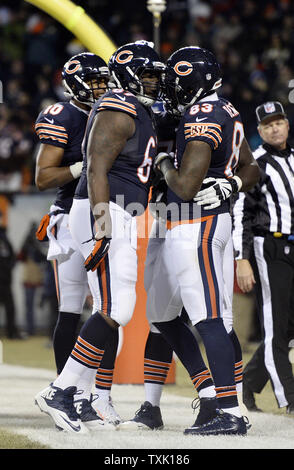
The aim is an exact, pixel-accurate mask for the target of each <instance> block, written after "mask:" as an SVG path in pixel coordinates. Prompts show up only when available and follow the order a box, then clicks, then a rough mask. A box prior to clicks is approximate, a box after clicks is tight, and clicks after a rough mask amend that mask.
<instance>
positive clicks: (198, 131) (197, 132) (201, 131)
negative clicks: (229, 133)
mask: <svg viewBox="0 0 294 470" xmlns="http://www.w3.org/2000/svg"><path fill="white" fill-rule="evenodd" d="M207 132H211V133H212V134H214V135H215V136H216V137H217V139H218V140H219V142H220V143H221V141H222V140H223V139H222V136H221V134H220V133H219V132H218V131H216V130H214V129H206V128H204V129H195V128H191V129H186V130H185V136H187V137H195V136H201V135H204V134H207Z"/></svg>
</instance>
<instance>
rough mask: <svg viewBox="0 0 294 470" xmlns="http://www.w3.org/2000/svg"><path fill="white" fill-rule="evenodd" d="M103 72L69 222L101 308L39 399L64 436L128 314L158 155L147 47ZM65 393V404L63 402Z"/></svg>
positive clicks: (122, 52) (154, 65)
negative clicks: (109, 81) (139, 227)
mask: <svg viewBox="0 0 294 470" xmlns="http://www.w3.org/2000/svg"><path fill="white" fill-rule="evenodd" d="M108 65H109V69H110V71H111V73H112V77H113V80H114V82H115V84H116V86H117V87H118V88H117V89H112V90H111V91H109V92H107V93H106V94H105V95H104V96H103V97H102V98H101V99H100V100H99V102H98V103H97V104H95V105H94V107H93V109H92V112H91V115H90V118H89V122H88V126H87V131H86V135H85V141H84V165H83V171H82V175H81V178H80V181H79V184H78V187H77V190H76V193H75V198H74V201H73V206H72V209H71V214H70V227H71V233H72V234H73V237H74V238H75V240H76V242H77V243H78V244H79V246H80V248H81V250H82V251H83V253H84V255H85V257H86V256H87V259H86V261H85V267H86V269H87V271H88V272H89V273H90V276H89V286H90V289H91V292H92V295H93V297H95V298H96V299H97V302H98V301H99V307H98V309H97V312H96V313H95V314H94V315H92V316H91V317H90V318H89V319H88V320H87V321H86V323H85V324H84V326H83V327H82V329H81V332H80V335H79V337H78V339H77V342H76V344H75V346H74V348H73V351H72V353H71V356H70V358H69V359H68V361H67V363H66V365H65V367H64V369H63V371H62V373H61V374H60V375H59V377H58V378H57V379H56V380H55V381H54V383H53V384H52V385H51V386H50V387H48V389H47V393H42V397H41V409H42V407H43V409H44V408H46V410H47V412H49V414H50V415H51V416H52V418H53V420H54V421H55V423H56V424H57V423H60V421H61V419H62V417H65V419H66V421H67V423H68V422H69V423H70V425H66V424H65V425H63V429H65V428H66V429H67V430H68V431H72V430H73V428H72V427H74V428H75V429H76V430H78V431H79V432H80V431H81V430H83V429H82V426H81V425H82V423H81V422H80V420H79V419H78V417H77V416H74V417H73V416H72V414H71V407H72V400H73V399H72V394H73V393H74V391H75V390H76V386H77V384H78V383H79V380H80V377H81V376H83V377H85V376H87V375H90V373H91V368H93V367H94V368H97V366H98V365H99V364H100V362H101V360H102V358H103V354H104V350H105V346H106V342H107V340H108V338H109V337H111V335H112V334H113V331H116V330H117V328H118V327H119V325H122V326H123V325H126V324H127V323H128V322H129V320H130V319H131V317H132V314H133V310H134V306H135V301H136V291H135V285H136V279H137V253H136V240H137V232H136V218H135V216H136V215H138V214H139V213H140V212H141V213H142V212H143V211H144V210H145V209H146V207H147V204H148V194H149V189H150V174H151V168H152V164H153V159H154V157H155V155H156V153H157V137H156V133H155V129H154V125H153V121H152V117H151V113H150V109H149V108H150V106H152V104H153V103H154V102H155V100H156V98H157V95H158V92H159V81H160V75H161V73H162V72H163V71H164V69H165V67H164V64H163V63H162V62H160V60H159V57H158V55H157V53H156V52H155V51H154V49H153V47H151V45H150V44H149V43H147V42H145V41H139V42H136V43H131V44H126V45H124V46H121V47H120V48H119V49H118V50H117V51H116V52H115V53H114V54H113V55H112V57H111V59H110V61H109V64H108ZM50 393H51V394H52V393H53V394H54V399H53V400H52V401H51V402H49V400H47V401H46V396H47V395H48V394H50ZM69 393H70V394H71V399H70V400H65V397H68V396H69ZM60 402H62V406H60ZM57 403H59V404H58V405H57ZM94 405H95V404H93V406H94ZM58 425H59V426H60V424H58Z"/></svg>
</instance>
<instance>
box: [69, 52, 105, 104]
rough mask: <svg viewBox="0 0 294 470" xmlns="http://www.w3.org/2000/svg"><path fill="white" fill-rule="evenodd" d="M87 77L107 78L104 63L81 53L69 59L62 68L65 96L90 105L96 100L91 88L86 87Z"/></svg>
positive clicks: (92, 56) (86, 53) (93, 56)
mask: <svg viewBox="0 0 294 470" xmlns="http://www.w3.org/2000/svg"><path fill="white" fill-rule="evenodd" d="M87 77H91V78H93V77H95V78H96V79H97V80H98V79H100V78H101V77H109V70H108V67H107V65H106V63H105V61H104V60H103V59H102V58H101V57H99V56H97V55H96V54H93V53H90V52H82V53H81V54H77V55H75V56H73V57H71V58H70V59H69V60H68V61H67V62H66V64H65V65H64V67H63V70H62V79H63V84H64V86H65V89H66V94H69V95H70V96H71V97H72V98H75V99H76V100H77V101H79V102H81V103H84V104H87V105H92V104H93V103H94V102H95V101H96V99H98V98H96V95H95V93H94V89H93V87H92V86H88V85H87V83H86V81H87Z"/></svg>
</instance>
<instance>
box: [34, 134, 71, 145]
mask: <svg viewBox="0 0 294 470" xmlns="http://www.w3.org/2000/svg"><path fill="white" fill-rule="evenodd" d="M39 139H40V140H41V139H50V140H57V141H58V142H61V143H62V144H67V140H64V139H59V138H58V137H53V136H52V135H45V134H39Z"/></svg>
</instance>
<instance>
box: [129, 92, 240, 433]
mask: <svg viewBox="0 0 294 470" xmlns="http://www.w3.org/2000/svg"><path fill="white" fill-rule="evenodd" d="M163 98H164V100H165V108H166V110H167V111H166V112H160V113H158V112H157V113H155V122H156V129H157V136H158V150H159V151H160V152H168V153H170V152H175V141H176V129H177V127H178V125H179V121H180V118H181V114H180V113H179V111H178V110H176V109H173V108H172V106H171V104H170V103H169V101H168V99H167V97H166V96H163ZM160 175H161V176H160ZM206 181H207V182H208V184H210V186H209V192H208V193H207V194H206V192H207V191H208V190H206V189H204V190H203V191H202V192H199V193H198V194H197V198H196V197H195V198H194V200H196V199H197V200H198V199H199V200H200V199H201V204H202V203H205V205H204V209H206V208H210V206H211V205H212V204H214V205H215V206H217V205H220V204H221V200H220V195H219V194H221V193H220V192H219V193H216V187H217V186H216V185H217V184H218V185H219V187H222V186H221V185H222V184H229V186H230V187H231V185H230V183H229V181H228V180H226V179H223V180H220V179H215V178H210V179H208V178H207V179H206V180H204V183H206ZM152 184H153V187H152V197H151V200H150V203H149V209H150V211H151V213H152V215H153V217H154V219H155V220H154V222H153V225H152V229H151V233H150V238H149V242H148V249H147V256H146V262H145V273H144V283H145V290H146V292H147V311H146V315H147V319H148V320H149V315H150V313H151V311H150V308H149V307H150V304H151V302H150V297H149V296H150V292H151V291H150V287H151V286H152V280H153V274H154V266H155V260H156V258H157V256H159V253H160V250H161V249H162V246H163V243H164V238H165V235H166V205H165V204H166V191H167V185H166V182H165V180H164V179H163V177H162V174H161V173H160V174H156V176H155V177H154V178H153V181H152ZM213 188H214V189H213ZM198 196H199V197H198ZM223 269H224V273H225V275H224V279H225V285H224V289H225V295H224V302H225V304H224V312H223V320H224V325H225V328H226V330H227V332H228V333H229V336H230V339H231V341H232V344H233V347H234V353H235V383H236V388H237V391H238V397H239V398H240V400H241V396H242V371H243V367H242V351H241V346H240V343H239V340H238V338H237V336H236V333H235V331H234V329H233V312H232V297H233V282H234V266H233V249H232V241H231V240H230V242H229V243H228V244H227V245H226V248H225V254H224V266H223ZM182 312H183V314H182V315H181V317H182V318H186V319H187V316H186V312H185V311H184V310H183V311H182ZM191 340H192V341H193V338H190V341H191ZM172 354H173V350H172V347H171V346H170V345H169V343H168V342H167V341H166V340H165V339H164V337H163V335H162V334H161V333H160V332H159V330H158V329H157V328H156V327H155V326H154V325H153V324H152V323H150V332H149V335H148V337H147V341H146V345H145V352H144V391H145V402H144V403H143V404H142V406H141V408H140V409H139V410H138V411H137V412H136V415H135V417H134V418H133V419H132V420H130V421H124V422H123V423H122V424H121V426H120V429H132V428H136V427H137V428H141V429H162V428H163V421H162V416H161V411H160V399H161V395H162V389H163V385H164V384H165V381H166V378H167V375H168V372H169V369H170V366H171V361H172ZM199 354H200V351H199ZM190 375H191V377H192V382H193V384H194V385H196V384H197V382H196V381H195V380H193V378H194V374H193V372H192V371H190ZM208 383H209V382H208V381H206V383H204V381H203V382H202V384H201V387H200V389H197V385H196V387H195V388H196V390H197V391H198V396H199V400H198V402H196V403H197V405H198V406H200V410H201V413H200V417H201V419H202V420H203V419H204V416H205V415H206V417H207V412H208V410H207V408H208V407H209V411H211V409H212V406H213V403H215V400H210V399H209V400H207V398H209V397H211V396H212V391H211V389H209V388H208ZM200 410H199V412H200ZM205 410H206V411H205ZM199 421H200V419H199V420H198V422H199Z"/></svg>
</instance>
